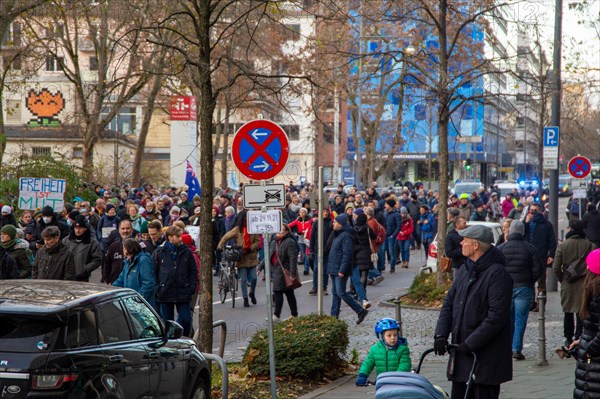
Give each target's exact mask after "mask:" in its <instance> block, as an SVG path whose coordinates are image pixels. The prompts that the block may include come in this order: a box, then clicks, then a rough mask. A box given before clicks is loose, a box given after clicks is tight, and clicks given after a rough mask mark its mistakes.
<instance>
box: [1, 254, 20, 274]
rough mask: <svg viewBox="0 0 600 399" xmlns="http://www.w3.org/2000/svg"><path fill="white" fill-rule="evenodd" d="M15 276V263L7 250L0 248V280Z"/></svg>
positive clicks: (16, 272) (16, 271)
mask: <svg viewBox="0 0 600 399" xmlns="http://www.w3.org/2000/svg"><path fill="white" fill-rule="evenodd" d="M15 278H19V271H18V270H17V264H16V263H15V261H14V260H13V258H12V256H10V255H9V254H8V252H6V251H5V250H4V249H3V248H0V280H12V279H15Z"/></svg>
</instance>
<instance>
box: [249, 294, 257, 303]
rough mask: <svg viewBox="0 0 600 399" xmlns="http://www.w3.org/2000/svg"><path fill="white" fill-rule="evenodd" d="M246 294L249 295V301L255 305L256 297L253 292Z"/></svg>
mask: <svg viewBox="0 0 600 399" xmlns="http://www.w3.org/2000/svg"><path fill="white" fill-rule="evenodd" d="M248 296H249V297H250V301H252V304H253V305H256V297H255V296H254V292H251V293H250V294H248Z"/></svg>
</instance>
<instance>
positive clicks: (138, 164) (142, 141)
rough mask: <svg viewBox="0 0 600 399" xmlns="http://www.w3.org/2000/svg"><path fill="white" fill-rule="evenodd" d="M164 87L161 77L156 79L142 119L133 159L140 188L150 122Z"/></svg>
mask: <svg viewBox="0 0 600 399" xmlns="http://www.w3.org/2000/svg"><path fill="white" fill-rule="evenodd" d="M161 87H162V79H161V77H160V76H158V75H157V76H155V77H154V82H152V88H151V89H150V94H149V96H148V102H147V103H146V109H145V110H144V116H143V119H142V126H141V127H140V136H139V137H138V143H137V147H136V149H135V157H134V159H133V185H134V186H135V187H139V186H140V185H141V184H142V157H143V156H144V151H145V149H146V138H147V137H148V130H149V128H150V121H151V120H152V115H153V111H154V104H155V102H156V96H158V92H159V91H160V88H161Z"/></svg>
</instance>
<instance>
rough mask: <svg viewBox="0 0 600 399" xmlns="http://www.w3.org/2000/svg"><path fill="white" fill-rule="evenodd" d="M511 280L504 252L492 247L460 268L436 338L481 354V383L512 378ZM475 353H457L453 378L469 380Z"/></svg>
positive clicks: (478, 355)
mask: <svg viewBox="0 0 600 399" xmlns="http://www.w3.org/2000/svg"><path fill="white" fill-rule="evenodd" d="M511 303H512V280H511V278H510V276H509V275H508V272H507V271H506V270H505V268H504V257H503V256H502V253H501V252H500V251H499V250H498V249H496V248H494V247H492V248H490V249H489V250H488V251H487V252H486V253H485V254H483V256H481V257H480V258H479V259H477V261H476V262H473V261H471V260H470V259H467V262H466V264H465V267H461V268H459V269H458V271H457V273H456V276H455V278H454V282H453V284H452V286H451V287H450V290H449V291H448V295H447V296H446V299H445V300H444V305H443V307H442V310H441V311H440V316H439V319H438V322H437V327H436V330H435V336H443V337H448V336H449V335H450V333H452V343H453V344H460V343H462V342H465V343H466V345H467V346H468V347H469V348H470V349H471V350H472V351H473V352H475V353H476V354H477V360H478V361H477V365H476V367H475V375H476V376H477V383H478V384H486V385H498V384H500V383H502V382H505V381H509V380H511V379H512V358H511V355H512V326H511V323H510V318H511V316H510V314H511V313H510V309H511ZM472 366H473V357H471V356H469V355H464V354H461V353H456V355H455V357H454V373H453V374H452V375H450V374H449V375H448V379H449V380H450V381H456V382H467V380H468V378H469V372H470V371H471V367H472Z"/></svg>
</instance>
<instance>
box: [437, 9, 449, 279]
mask: <svg viewBox="0 0 600 399" xmlns="http://www.w3.org/2000/svg"><path fill="white" fill-rule="evenodd" d="M447 11H448V4H447V3H446V0H440V2H439V22H440V27H439V40H440V52H439V54H440V71H439V81H438V82H439V83H438V88H437V89H438V93H437V95H438V100H439V101H438V133H439V155H438V159H439V163H440V188H439V193H440V202H439V208H438V238H437V242H438V254H443V253H444V251H445V244H446V228H447V227H446V224H447V220H448V218H447V214H446V209H447V208H448V123H449V122H450V114H449V109H450V95H449V93H448V84H449V82H448V50H447V48H448V46H447V40H448V36H447V34H448V32H447V25H446V24H447V21H446V17H447V15H446V14H447ZM440 258H441V257H439V256H438V268H437V270H438V272H437V284H438V286H439V285H441V284H442V282H443V280H444V278H443V276H442V271H441V269H440V267H439V259H440Z"/></svg>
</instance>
